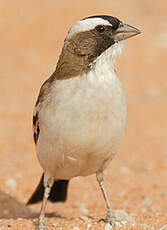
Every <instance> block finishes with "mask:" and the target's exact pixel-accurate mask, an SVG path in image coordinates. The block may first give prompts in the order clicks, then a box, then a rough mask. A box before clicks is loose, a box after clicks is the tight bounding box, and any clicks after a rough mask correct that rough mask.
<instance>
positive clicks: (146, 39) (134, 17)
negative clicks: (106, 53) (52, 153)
mask: <svg viewBox="0 0 167 230" xmlns="http://www.w3.org/2000/svg"><path fill="white" fill-rule="evenodd" d="M166 12H167V3H166V1H165V0H161V1H151V0H140V1H134V0H126V1H123V0H115V1H113V0H103V1H100V0H91V1H90V0H80V1H78V0H68V1H67V0H66V1H65V0H36V1H34V0H28V1H26V0H15V1H11V0H0V227H3V229H11V227H12V229H34V225H33V223H32V218H36V216H37V215H38V212H39V208H40V205H34V206H32V207H26V206H25V202H26V201H27V199H28V198H29V196H30V195H31V193H32V192H33V190H34V189H35V187H36V185H37V183H38V181H39V178H40V176H41V173H42V169H41V168H40V166H39V163H38V161H37V157H36V154H35V148H34V144H33V138H32V127H31V126H32V125H31V120H32V113H33V108H34V104H35V101H36V98H37V95H38V91H39V88H40V86H41V84H42V83H43V82H44V81H45V80H46V79H47V78H48V77H49V76H50V75H51V74H52V72H53V71H54V69H55V66H56V63H57V60H58V57H59V54H60V52H61V48H62V46H63V40H64V38H65V36H66V34H67V32H68V29H69V27H71V26H72V25H73V24H74V23H75V22H76V21H78V20H80V19H81V18H83V17H86V16H90V15H97V14H107V15H113V16H116V17H118V18H119V19H121V20H122V21H123V22H125V23H128V24H130V25H132V26H135V27H137V28H139V29H140V30H141V31H142V34H141V35H139V36H136V37H134V38H132V39H129V40H128V41H127V42H126V44H125V47H124V50H123V53H122V55H121V57H119V58H118V60H117V67H116V69H117V72H118V75H119V77H120V79H121V81H122V84H123V88H124V91H125V94H126V98H127V107H128V120H127V131H126V135H125V138H124V141H123V143H122V145H121V149H120V151H119V153H118V154H117V156H116V157H115V159H114V160H113V161H112V163H111V164H110V167H109V169H108V176H107V178H106V187H107V189H108V192H109V194H110V199H111V203H112V207H113V209H115V210H117V209H121V210H123V211H125V212H126V213H128V215H129V213H131V214H132V216H133V219H134V222H133V226H132V223H129V225H127V226H126V227H125V229H152V230H154V229H158V228H159V229H161V228H163V227H164V226H165V224H167V122H166V119H167V61H166V60H167V14H166ZM104 205H105V204H104V201H103V198H102V195H101V192H100V189H99V188H98V185H97V182H96V179H95V176H90V177H87V178H75V179H74V180H72V181H71V184H70V188H69V197H68V201H67V202H66V203H65V204H63V205H61V204H57V205H53V204H49V203H48V206H47V211H48V212H50V213H52V214H53V215H52V218H48V219H47V222H48V224H50V225H49V226H50V227H49V229H52V228H53V229H55V226H56V225H55V226H54V224H55V223H56V224H57V226H58V227H59V229H67V230H68V229H73V228H75V226H79V228H78V229H84V230H85V229H88V224H87V222H86V219H85V220H84V219H83V220H81V219H82V218H81V217H83V216H84V217H85V218H87V219H89V218H88V216H89V217H91V218H94V219H95V220H96V218H97V219H99V218H101V217H102V216H103V215H104V213H105V206H104ZM57 210H58V211H59V212H60V213H61V215H63V216H65V217H66V219H61V218H55V215H56V213H55V212H56V211H57ZM34 220H36V219H34ZM90 223H92V222H90ZM86 224H87V225H86ZM66 225H67V226H66ZM63 226H66V227H63ZM85 226H87V227H85ZM89 226H90V229H91V227H92V226H93V224H92V226H91V225H89ZM160 227H161V228H160ZM96 229H104V227H103V224H99V225H96ZM121 229H124V227H123V226H122V228H121ZM163 229H167V226H166V228H163Z"/></svg>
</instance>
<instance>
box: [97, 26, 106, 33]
mask: <svg viewBox="0 0 167 230" xmlns="http://www.w3.org/2000/svg"><path fill="white" fill-rule="evenodd" d="M96 30H97V32H99V33H103V32H104V31H105V28H104V26H96Z"/></svg>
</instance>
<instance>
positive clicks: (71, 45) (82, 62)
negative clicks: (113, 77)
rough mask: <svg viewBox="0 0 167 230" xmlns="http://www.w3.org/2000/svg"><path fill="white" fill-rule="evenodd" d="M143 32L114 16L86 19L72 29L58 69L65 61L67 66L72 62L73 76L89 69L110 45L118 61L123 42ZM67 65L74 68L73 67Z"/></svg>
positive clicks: (112, 54) (113, 55)
mask: <svg viewBox="0 0 167 230" xmlns="http://www.w3.org/2000/svg"><path fill="white" fill-rule="evenodd" d="M139 33H140V31H139V30H138V29H136V28H135V27H132V26H130V25H128V24H124V23H123V22H121V21H120V20H119V19H117V18H115V17H112V16H107V15H98V16H90V17H87V18H84V19H82V20H81V21H78V22H77V23H76V24H75V25H73V26H72V27H71V29H70V30H69V32H68V34H67V37H66V39H65V43H64V47H63V50H62V54H61V56H60V59H59V62H58V68H59V66H60V65H61V66H62V65H65V64H63V63H66V65H67V62H69V63H70V68H71V66H72V68H71V73H70V74H71V76H73V75H76V74H78V73H79V72H80V73H81V72H83V71H84V72H85V71H89V70H90V67H91V66H92V63H95V62H96V59H97V58H98V57H100V56H101V55H102V54H103V53H104V52H106V51H107V50H108V49H109V48H111V53H110V55H111V56H112V58H113V60H111V61H113V62H114V61H115V57H116V56H117V55H118V54H119V53H120V51H121V48H122V45H121V43H122V41H123V40H125V39H127V38H130V37H132V36H135V35H137V34H139ZM63 59H64V61H63ZM67 68H68V69H70V68H69V66H68V67H67ZM75 70H76V71H75ZM68 76H69V73H68Z"/></svg>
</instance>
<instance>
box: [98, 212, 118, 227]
mask: <svg viewBox="0 0 167 230" xmlns="http://www.w3.org/2000/svg"><path fill="white" fill-rule="evenodd" d="M100 221H103V222H105V223H109V224H111V225H112V226H115V222H116V216H115V215H114V213H113V212H112V210H110V211H108V212H107V215H106V217H105V218H102V219H100Z"/></svg>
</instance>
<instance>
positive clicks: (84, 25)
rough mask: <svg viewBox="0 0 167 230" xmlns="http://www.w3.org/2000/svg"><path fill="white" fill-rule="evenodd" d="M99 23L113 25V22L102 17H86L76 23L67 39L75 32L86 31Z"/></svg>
mask: <svg viewBox="0 0 167 230" xmlns="http://www.w3.org/2000/svg"><path fill="white" fill-rule="evenodd" d="M97 25H106V26H107V25H110V26H112V25H111V23H110V22H109V21H107V20H104V19H102V18H98V17H97V18H86V19H84V20H81V21H78V22H77V23H76V24H75V25H73V26H72V27H71V29H70V30H69V32H68V34H67V37H66V39H69V38H70V37H72V35H74V34H75V33H79V32H84V31H88V30H92V29H94V28H95V27H96V26H97Z"/></svg>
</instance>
